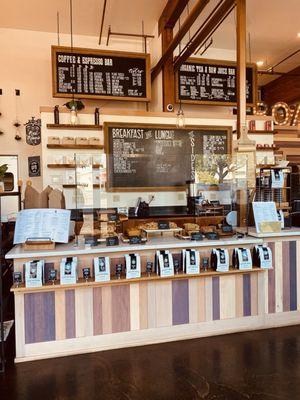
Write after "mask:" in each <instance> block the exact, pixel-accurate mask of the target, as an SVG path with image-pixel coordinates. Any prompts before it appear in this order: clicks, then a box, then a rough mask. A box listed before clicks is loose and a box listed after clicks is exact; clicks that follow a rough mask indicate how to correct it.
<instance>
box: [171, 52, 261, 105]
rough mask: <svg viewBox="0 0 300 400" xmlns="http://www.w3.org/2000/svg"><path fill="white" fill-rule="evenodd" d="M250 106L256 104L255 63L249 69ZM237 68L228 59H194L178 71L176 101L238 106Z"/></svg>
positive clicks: (248, 95)
mask: <svg viewBox="0 0 300 400" xmlns="http://www.w3.org/2000/svg"><path fill="white" fill-rule="evenodd" d="M246 81H247V86H246V98H247V105H248V106H254V105H255V104H256V93H257V70H256V65H255V64H248V65H247V69H246ZM236 86H237V67H236V63H234V62H229V61H216V60H205V59H197V58H191V59H189V60H188V61H187V62H185V63H184V64H182V65H181V66H180V68H179V70H178V72H177V74H176V101H177V102H179V101H180V100H181V102H182V103H190V104H206V105H226V106H230V105H236V102H237V87H236Z"/></svg>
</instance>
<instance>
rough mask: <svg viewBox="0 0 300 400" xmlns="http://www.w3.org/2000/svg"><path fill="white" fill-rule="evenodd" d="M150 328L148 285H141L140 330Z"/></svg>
mask: <svg viewBox="0 0 300 400" xmlns="http://www.w3.org/2000/svg"><path fill="white" fill-rule="evenodd" d="M147 328H148V283H146V282H144V283H141V284H140V329H147Z"/></svg>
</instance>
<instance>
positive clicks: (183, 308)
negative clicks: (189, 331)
mask: <svg viewBox="0 0 300 400" xmlns="http://www.w3.org/2000/svg"><path fill="white" fill-rule="evenodd" d="M188 323H189V281H188V279H180V280H174V281H172V324H173V325H181V324H188Z"/></svg>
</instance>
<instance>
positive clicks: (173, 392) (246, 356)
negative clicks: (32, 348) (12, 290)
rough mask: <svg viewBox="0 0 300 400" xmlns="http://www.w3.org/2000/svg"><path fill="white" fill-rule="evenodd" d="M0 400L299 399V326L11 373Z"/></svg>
mask: <svg viewBox="0 0 300 400" xmlns="http://www.w3.org/2000/svg"><path fill="white" fill-rule="evenodd" d="M0 399H1V400H71V399H72V400H83V399H84V400H86V399H89V400H93V399H99V400H107V399H114V400H146V399H151V400H155V399H160V400H183V399H205V400H225V399H226V400H244V399H245V400H246V399H247V400H249V399H250V400H258V399H260V400H281V399H284V400H297V399H300V326H295V327H288V328H280V329H272V330H265V331H259V332H247V333H241V334H234V335H227V336H218V337H213V338H204V339H197V340H189V341H184V342H172V343H166V344H159V345H153V346H145V347H137V348H129V349H122V350H113V351H106V352H102V353H94V354H86V355H80V356H74V357H65V358H57V359H51V360H44V361H36V362H30V363H23V364H18V365H15V366H13V365H12V366H8V368H7V370H6V373H5V375H2V376H0Z"/></svg>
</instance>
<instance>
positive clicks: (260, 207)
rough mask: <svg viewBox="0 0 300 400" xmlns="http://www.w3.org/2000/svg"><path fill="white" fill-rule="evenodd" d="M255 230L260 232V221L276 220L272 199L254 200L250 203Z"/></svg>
mask: <svg viewBox="0 0 300 400" xmlns="http://www.w3.org/2000/svg"><path fill="white" fill-rule="evenodd" d="M252 207H253V215H254V220H255V228H256V232H257V233H260V232H261V229H260V224H261V223H262V222H278V214H277V209H276V204H275V203H274V201H265V202H263V201H254V202H253V203H252Z"/></svg>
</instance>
